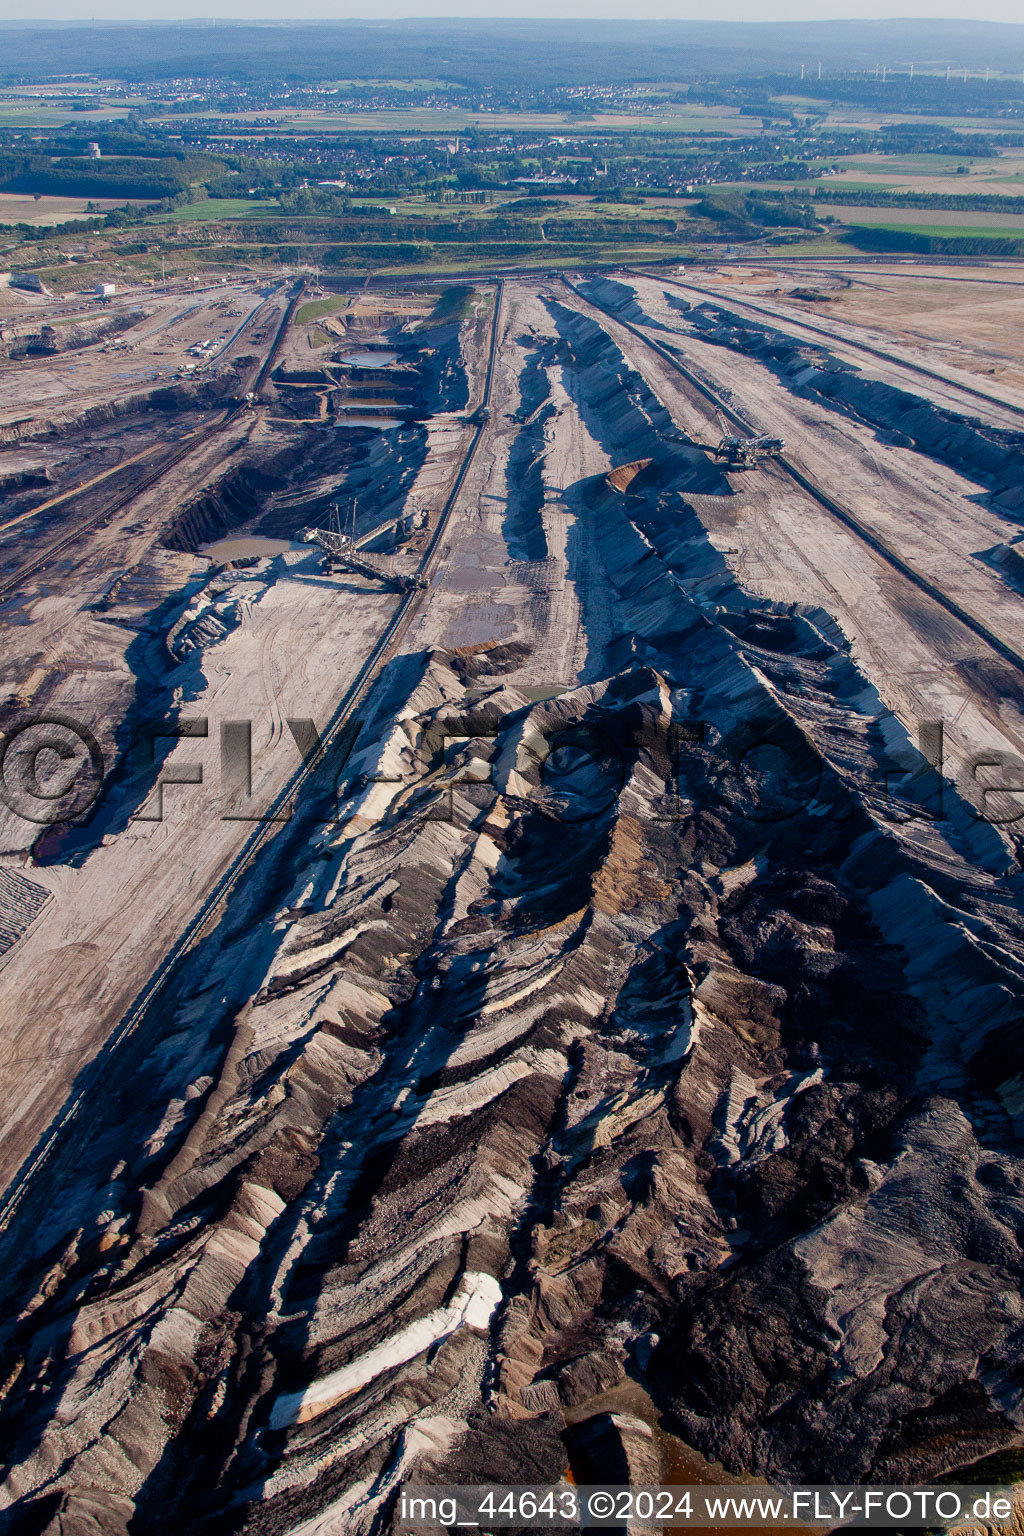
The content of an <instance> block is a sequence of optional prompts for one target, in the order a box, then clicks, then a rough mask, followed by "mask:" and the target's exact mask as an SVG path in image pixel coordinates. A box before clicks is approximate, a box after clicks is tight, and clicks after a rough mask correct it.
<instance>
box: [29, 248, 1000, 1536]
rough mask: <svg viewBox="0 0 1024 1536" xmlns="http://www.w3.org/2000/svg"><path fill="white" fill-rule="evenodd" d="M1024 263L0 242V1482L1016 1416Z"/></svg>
mask: <svg viewBox="0 0 1024 1536" xmlns="http://www.w3.org/2000/svg"><path fill="white" fill-rule="evenodd" d="M311 289H312V291H311ZM1022 295H1024V271H1019V270H1017V269H1016V268H1013V267H1010V266H1007V265H1003V266H1000V267H998V268H997V267H991V268H986V267H983V266H978V267H971V266H966V265H961V266H957V267H944V268H941V269H934V270H933V269H929V268H927V267H925V266H915V265H912V264H910V263H908V262H902V263H889V264H886V262H884V261H875V262H873V263H870V264H865V265H860V266H858V265H857V264H856V263H855V262H846V263H845V264H844V263H843V262H841V261H824V260H823V261H821V262H820V263H819V264H818V265H817V267H816V268H815V270H814V271H813V272H811V271H808V270H807V269H806V267H805V268H803V269H800V270H797V269H796V268H794V269H787V268H786V267H785V266H784V265H770V264H768V263H767V262H764V263H762V264H761V265H754V264H751V265H749V266H747V267H744V266H742V265H741V264H739V263H738V262H735V261H734V262H732V263H729V264H726V265H723V267H722V268H721V270H718V269H716V268H714V267H711V266H704V267H700V266H696V265H691V266H690V267H689V268H688V269H687V270H686V271H685V272H682V271H677V270H676V269H675V268H665V269H663V270H659V269H656V268H650V267H649V268H642V267H638V268H635V269H629V268H624V269H621V270H618V271H614V272H607V273H601V274H598V275H594V274H589V275H588V274H586V273H579V272H571V271H566V272H555V271H552V272H549V273H547V274H546V275H538V276H535V277H530V276H525V275H522V274H520V275H516V274H510V275H508V276H505V277H504V278H503V277H501V276H500V275H491V276H488V277H486V278H483V277H481V278H477V279H475V280H473V282H472V283H469V282H466V283H462V284H459V285H455V286H452V285H451V284H450V282H449V283H448V285H447V286H446V284H445V282H444V281H441V280H431V279H430V278H429V277H427V276H424V277H421V278H419V279H417V280H416V281H415V282H413V281H410V282H409V283H408V284H405V285H402V284H392V285H391V286H385V285H384V284H382V283H376V284H373V283H366V284H361V285H359V286H354V287H353V288H352V289H351V290H350V291H346V292H337V293H331V294H328V295H327V297H326V299H325V298H324V296H323V294H322V292H321V291H320V290H319V288H318V287H315V286H313V285H312V284H311V281H310V279H309V278H306V279H305V280H303V279H302V278H299V277H296V278H290V277H285V278H284V279H281V278H276V279H274V280H273V281H261V280H259V279H257V278H256V277H255V276H253V275H251V274H248V275H243V276H239V277H238V278H237V279H228V280H217V281H216V282H211V283H207V284H204V283H203V282H189V283H188V284H184V283H177V284H176V283H171V282H167V283H160V282H156V283H152V284H146V285H140V286H139V287H138V288H129V289H127V290H126V291H124V292H121V291H118V292H116V293H115V294H114V295H112V296H110V295H108V296H106V297H105V298H104V299H103V301H102V302H101V301H100V300H98V299H97V298H95V297H88V298H87V297H86V296H75V295H70V296H68V295H66V296H63V297H54V296H52V295H48V294H46V293H36V292H28V291H16V290H15V289H13V288H12V289H4V290H2V291H0V624H2V634H3V646H2V656H0V683H2V688H0V697H2V701H3V702H2V706H0V730H2V733H3V737H2V742H0V751H2V757H0V801H2V803H0V988H2V994H3V1003H2V1007H3V1025H4V1027H3V1032H2V1035H0V1117H2V1124H3V1138H2V1142H0V1187H2V1190H3V1193H2V1197H0V1251H2V1261H0V1263H2V1273H3V1277H4V1279H3V1286H2V1293H3V1294H2V1310H0V1436H2V1442H3V1482H2V1485H0V1507H2V1509H3V1512H4V1513H3V1516H2V1521H3V1528H4V1530H5V1531H10V1532H11V1533H12V1536H30V1533H32V1536H34V1533H37V1532H38V1533H44V1532H45V1533H47V1536H57V1533H63V1536H97V1533H102V1536H139V1533H145V1536H162V1533H166V1532H196V1533H204V1536H205V1533H209V1536H214V1533H216V1536H221V1533H226V1536H230V1533H242V1532H247V1533H255V1536H262V1533H267V1536H270V1533H275V1536H276V1533H294V1536H371V1533H384V1532H392V1531H395V1532H397V1531H399V1530H405V1529H406V1527H405V1526H403V1525H402V1524H401V1519H400V1511H399V1492H400V1489H401V1487H402V1485H403V1483H405V1484H408V1483H419V1484H422V1483H431V1482H433V1483H437V1484H455V1485H459V1484H470V1483H474V1482H479V1481H481V1480H494V1481H498V1482H501V1483H508V1484H513V1485H519V1484H530V1483H557V1482H559V1481H560V1480H561V1479H563V1478H567V1477H571V1478H572V1479H574V1480H575V1481H576V1482H577V1483H585V1482H587V1481H593V1474H594V1471H595V1468H596V1469H597V1471H598V1472H599V1473H600V1475H601V1476H603V1477H609V1476H611V1475H612V1472H613V1471H614V1472H615V1475H614V1478H613V1481H615V1482H616V1483H626V1482H630V1481H633V1482H634V1483H638V1482H639V1483H659V1482H660V1483H664V1484H686V1483H694V1482H709V1483H729V1482H733V1481H738V1480H740V1479H744V1478H747V1479H749V1478H756V1479H760V1480H767V1481H774V1482H775V1483H780V1484H781V1483H787V1482H791V1481H794V1480H795V1481H804V1482H812V1483H822V1482H832V1481H835V1482H837V1483H841V1484H842V1483H855V1482H862V1481H873V1482H876V1483H880V1484H891V1483H898V1482H907V1483H922V1482H926V1481H928V1480H932V1479H937V1478H940V1477H943V1476H946V1475H952V1474H956V1476H955V1477H953V1481H956V1480H958V1479H959V1481H961V1482H972V1481H983V1480H984V1477H985V1475H986V1469H987V1468H990V1467H999V1468H1000V1469H1001V1475H1003V1476H1005V1475H1006V1469H1007V1468H1008V1467H1009V1468H1010V1471H1011V1473H1013V1474H1014V1475H1016V1471H1015V1469H1019V1465H1024V1463H1020V1461H1019V1453H1018V1448H1019V1447H1020V1446H1021V1445H1022V1443H1024V1364H1022V1362H1024V1302H1022V1285H1024V1248H1022V1245H1024V1159H1022V1156H1021V1141H1020V1137H1021V1134H1022V1133H1024V1123H1022V1119H1021V1117H1022V1116H1024V1032H1022V1021H1021V1000H1022V994H1024V912H1022V901H1021V896H1022V868H1021V856H1022V851H1024V836H1022V833H1024V820H1022V817H1024V340H1022V337H1024V327H1022V325H1021V321H1022V319H1024V297H1022ZM328 300H331V301H333V302H328ZM1015 1453H1017V1459H1016V1460H1014V1455H1015ZM1008 1456H1009V1460H1008V1459H1007V1458H1008ZM991 1458H998V1460H996V1461H993V1460H991ZM616 1469H617V1470H616ZM1011 1480H1012V1478H1011ZM417 1529H428V1527H417ZM429 1529H432V1530H435V1531H436V1532H440V1530H441V1527H440V1526H437V1527H429Z"/></svg>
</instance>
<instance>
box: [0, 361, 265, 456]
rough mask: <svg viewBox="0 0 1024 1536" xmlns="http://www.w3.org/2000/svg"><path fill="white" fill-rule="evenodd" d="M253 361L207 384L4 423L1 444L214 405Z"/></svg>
mask: <svg viewBox="0 0 1024 1536" xmlns="http://www.w3.org/2000/svg"><path fill="white" fill-rule="evenodd" d="M251 362H252V359H251V358H239V359H238V360H237V362H236V364H235V365H234V366H233V367H231V368H229V369H225V370H224V372H223V373H221V374H219V375H218V377H217V378H216V379H211V380H209V381H208V382H206V383H203V384H198V385H197V384H184V383H182V384H173V385H161V386H160V387H159V388H157V389H142V390H138V391H133V392H132V393H131V394H125V395H121V396H120V397H119V398H118V399H116V400H107V401H104V402H103V403H102V404H101V405H90V406H86V407H85V408H84V409H71V410H67V411H54V412H52V413H51V414H49V415H46V416H29V417H25V418H23V419H22V420H20V421H12V422H0V444H7V445H10V444H14V443H29V442H45V441H46V440H47V439H53V438H63V437H70V436H72V435H73V434H74V433H76V432H83V431H89V430H90V429H91V428H94V427H98V426H102V425H103V423H104V422H108V421H120V420H121V419H123V418H126V417H129V416H138V415H141V414H143V413H144V412H148V411H164V412H171V411H194V410H196V409H197V408H203V407H214V406H217V405H220V404H222V403H223V402H224V401H228V400H231V399H233V398H234V396H235V394H236V392H237V387H238V381H239V379H240V378H241V377H242V376H244V374H245V372H246V371H247V369H248V367H249V365H250V364H251Z"/></svg>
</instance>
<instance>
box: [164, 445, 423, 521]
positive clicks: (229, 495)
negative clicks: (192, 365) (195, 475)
mask: <svg viewBox="0 0 1024 1536" xmlns="http://www.w3.org/2000/svg"><path fill="white" fill-rule="evenodd" d="M360 437H361V438H362V440H359V439H358V438H357V437H356V436H355V434H352V433H344V434H340V433H332V434H331V435H330V436H329V437H327V436H325V435H324V434H323V433H316V432H310V433H307V434H306V435H305V436H304V437H302V438H300V439H299V440H297V441H293V442H291V443H290V444H289V446H288V447H287V448H283V449H280V450H278V451H276V452H266V453H262V454H261V453H252V454H250V455H249V457H248V458H247V460H246V462H245V463H243V464H240V465H238V466H237V467H236V468H234V469H231V470H229V471H228V472H227V473H226V474H225V475H224V476H223V478H222V479H221V480H220V481H218V483H217V484H216V486H214V487H212V488H211V489H210V490H208V491H205V492H204V493H203V494H202V495H201V496H199V497H197V498H196V499H195V500H193V501H191V502H190V503H189V504H188V505H187V506H186V507H184V508H183V509H182V511H181V513H180V514H179V515H178V516H177V517H176V518H175V519H174V521H173V523H172V524H171V526H170V528H169V529H168V531H167V532H166V533H165V535H164V538H163V543H164V545H165V546H166V547H167V548H168V549H177V550H188V551H195V550H198V549H200V548H201V547H202V546H203V545H204V544H209V543H211V542H213V541H214V540H216V539H219V538H223V537H224V536H225V535H227V534H229V533H235V532H240V531H244V532H246V533H250V534H255V535H258V536H259V537H262V538H272V539H290V538H292V537H293V536H294V535H295V534H296V533H297V532H298V531H299V529H300V528H304V527H306V526H308V525H309V524H310V523H311V522H312V523H315V522H317V521H318V520H320V521H323V522H324V524H325V525H326V524H327V522H328V521H329V519H330V516H331V506H332V501H333V500H334V499H336V497H337V496H338V495H339V494H340V495H342V497H343V499H346V500H347V499H349V498H350V497H352V496H353V495H354V496H355V497H356V498H357V499H358V497H359V496H363V497H364V498H365V497H366V496H367V495H372V496H373V505H372V509H371V513H372V520H373V521H376V520H377V519H378V518H380V517H381V516H382V515H383V512H384V511H388V510H390V509H391V508H392V507H395V508H396V510H397V508H398V507H399V506H400V505H401V504H403V503H404V499H405V495H406V493H407V491H408V488H409V487H410V486H411V484H412V482H413V480H414V479H415V477H416V472H417V470H418V469H419V467H420V465H421V464H422V463H423V459H424V456H425V454H426V435H425V433H424V431H423V429H422V428H421V427H408V428H403V429H401V430H396V431H392V432H388V433H381V434H377V435H375V436H374V437H373V438H369V434H360ZM367 439H369V440H367ZM314 463H315V465H316V470H317V472H318V475H319V476H321V477H322V476H329V475H334V476H336V480H335V482H334V485H333V488H332V492H327V493H325V492H324V491H323V490H322V489H319V488H318V489H316V490H312V491H311V492H310V494H308V495H306V496H303V495H301V494H299V488H300V486H301V483H302V479H303V476H304V473H305V472H306V471H308V469H309V467H310V466H311V464H314Z"/></svg>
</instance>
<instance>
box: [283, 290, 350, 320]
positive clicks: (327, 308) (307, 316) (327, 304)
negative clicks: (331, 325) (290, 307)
mask: <svg viewBox="0 0 1024 1536" xmlns="http://www.w3.org/2000/svg"><path fill="white" fill-rule="evenodd" d="M347 303H348V299H339V298H338V297H337V295H336V294H334V295H332V296H331V298H329V299H311V300H310V302H309V303H308V304H303V305H302V307H301V309H300V310H299V311H298V313H297V314H296V316H295V324H296V325H308V324H309V322H310V321H311V320H322V319H323V317H324V315H333V314H334V313H335V311H336V310H339V309H344V308H345V306H346V304H347Z"/></svg>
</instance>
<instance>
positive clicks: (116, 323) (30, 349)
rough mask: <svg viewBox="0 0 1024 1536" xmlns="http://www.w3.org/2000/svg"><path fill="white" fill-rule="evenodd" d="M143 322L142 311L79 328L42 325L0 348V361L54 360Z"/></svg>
mask: <svg viewBox="0 0 1024 1536" xmlns="http://www.w3.org/2000/svg"><path fill="white" fill-rule="evenodd" d="M143 318H144V315H143V312H142V310H131V311H129V312H128V313H125V314H119V315H101V316H98V317H97V318H96V319H95V320H89V321H86V322H84V323H82V324H79V325H59V326H58V325H44V326H42V327H40V329H39V330H38V331H30V332H26V333H25V334H23V335H18V336H15V337H14V338H13V339H12V340H11V341H9V342H6V343H3V344H0V357H5V358H9V359H11V360H12V361H17V360H18V359H19V358H24V357H55V356H57V355H58V354H60V353H62V352H77V351H80V350H81V349H82V347H91V346H93V345H94V344H95V343H96V342H98V341H103V340H104V339H107V338H109V337H111V336H119V335H120V334H121V332H122V331H127V330H130V329H131V327H132V326H133V325H138V323H139V321H140V320H142V319H143Z"/></svg>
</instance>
